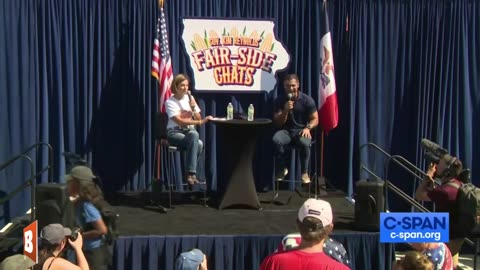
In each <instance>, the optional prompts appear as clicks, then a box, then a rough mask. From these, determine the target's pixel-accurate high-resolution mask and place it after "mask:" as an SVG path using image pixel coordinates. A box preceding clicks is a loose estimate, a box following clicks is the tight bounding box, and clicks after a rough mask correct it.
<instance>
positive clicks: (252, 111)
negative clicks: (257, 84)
mask: <svg viewBox="0 0 480 270" xmlns="http://www.w3.org/2000/svg"><path fill="white" fill-rule="evenodd" d="M254 114H255V109H254V108H253V104H250V106H248V118H247V120H248V121H253V115H254Z"/></svg>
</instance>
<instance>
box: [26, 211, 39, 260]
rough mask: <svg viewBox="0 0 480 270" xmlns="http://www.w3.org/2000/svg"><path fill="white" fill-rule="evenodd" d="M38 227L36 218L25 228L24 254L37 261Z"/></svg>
mask: <svg viewBox="0 0 480 270" xmlns="http://www.w3.org/2000/svg"><path fill="white" fill-rule="evenodd" d="M37 229H38V223H37V221H36V220H35V221H34V222H32V223H31V224H30V225H28V226H27V227H25V228H24V229H23V254H24V255H25V256H27V257H28V258H30V259H31V260H32V261H34V262H35V263H38V245H37V235H38V234H37V231H38V230H37Z"/></svg>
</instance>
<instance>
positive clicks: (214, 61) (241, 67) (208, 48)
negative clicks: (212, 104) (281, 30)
mask: <svg viewBox="0 0 480 270" xmlns="http://www.w3.org/2000/svg"><path fill="white" fill-rule="evenodd" d="M183 26H184V28H183V34H182V39H183V42H184V45H185V51H186V53H187V55H188V58H189V60H190V66H191V68H192V70H193V75H194V80H195V88H196V89H197V90H208V91H271V90H273V89H274V87H275V85H276V83H277V80H276V78H275V73H276V72H277V71H279V70H282V69H285V68H286V67H287V65H288V62H289V61H290V56H289V55H288V53H287V50H286V49H285V48H284V47H283V45H282V43H281V42H279V41H278V40H277V39H276V38H275V35H274V31H273V28H274V23H273V22H272V21H265V20H217V19H184V20H183Z"/></svg>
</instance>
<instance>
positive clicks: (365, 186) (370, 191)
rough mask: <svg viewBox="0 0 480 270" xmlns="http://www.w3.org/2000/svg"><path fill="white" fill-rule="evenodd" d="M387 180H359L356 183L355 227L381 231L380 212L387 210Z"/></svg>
mask: <svg viewBox="0 0 480 270" xmlns="http://www.w3.org/2000/svg"><path fill="white" fill-rule="evenodd" d="M384 187H385V182H384V181H381V180H380V181H379V180H359V181H357V183H356V184H355V197H354V198H355V228H356V229H357V230H362V231H379V229H380V213H381V212H384V211H385V196H384Z"/></svg>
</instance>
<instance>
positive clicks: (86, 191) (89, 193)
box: [76, 180, 105, 205]
mask: <svg viewBox="0 0 480 270" xmlns="http://www.w3.org/2000/svg"><path fill="white" fill-rule="evenodd" d="M76 181H78V180H76ZM78 184H79V187H80V188H79V189H80V190H79V193H78V196H79V197H80V200H82V201H88V202H91V203H93V204H94V205H95V204H96V203H97V202H99V201H103V200H105V199H104V197H103V192H102V190H101V189H100V187H99V185H98V184H97V183H96V182H95V180H81V181H78Z"/></svg>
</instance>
